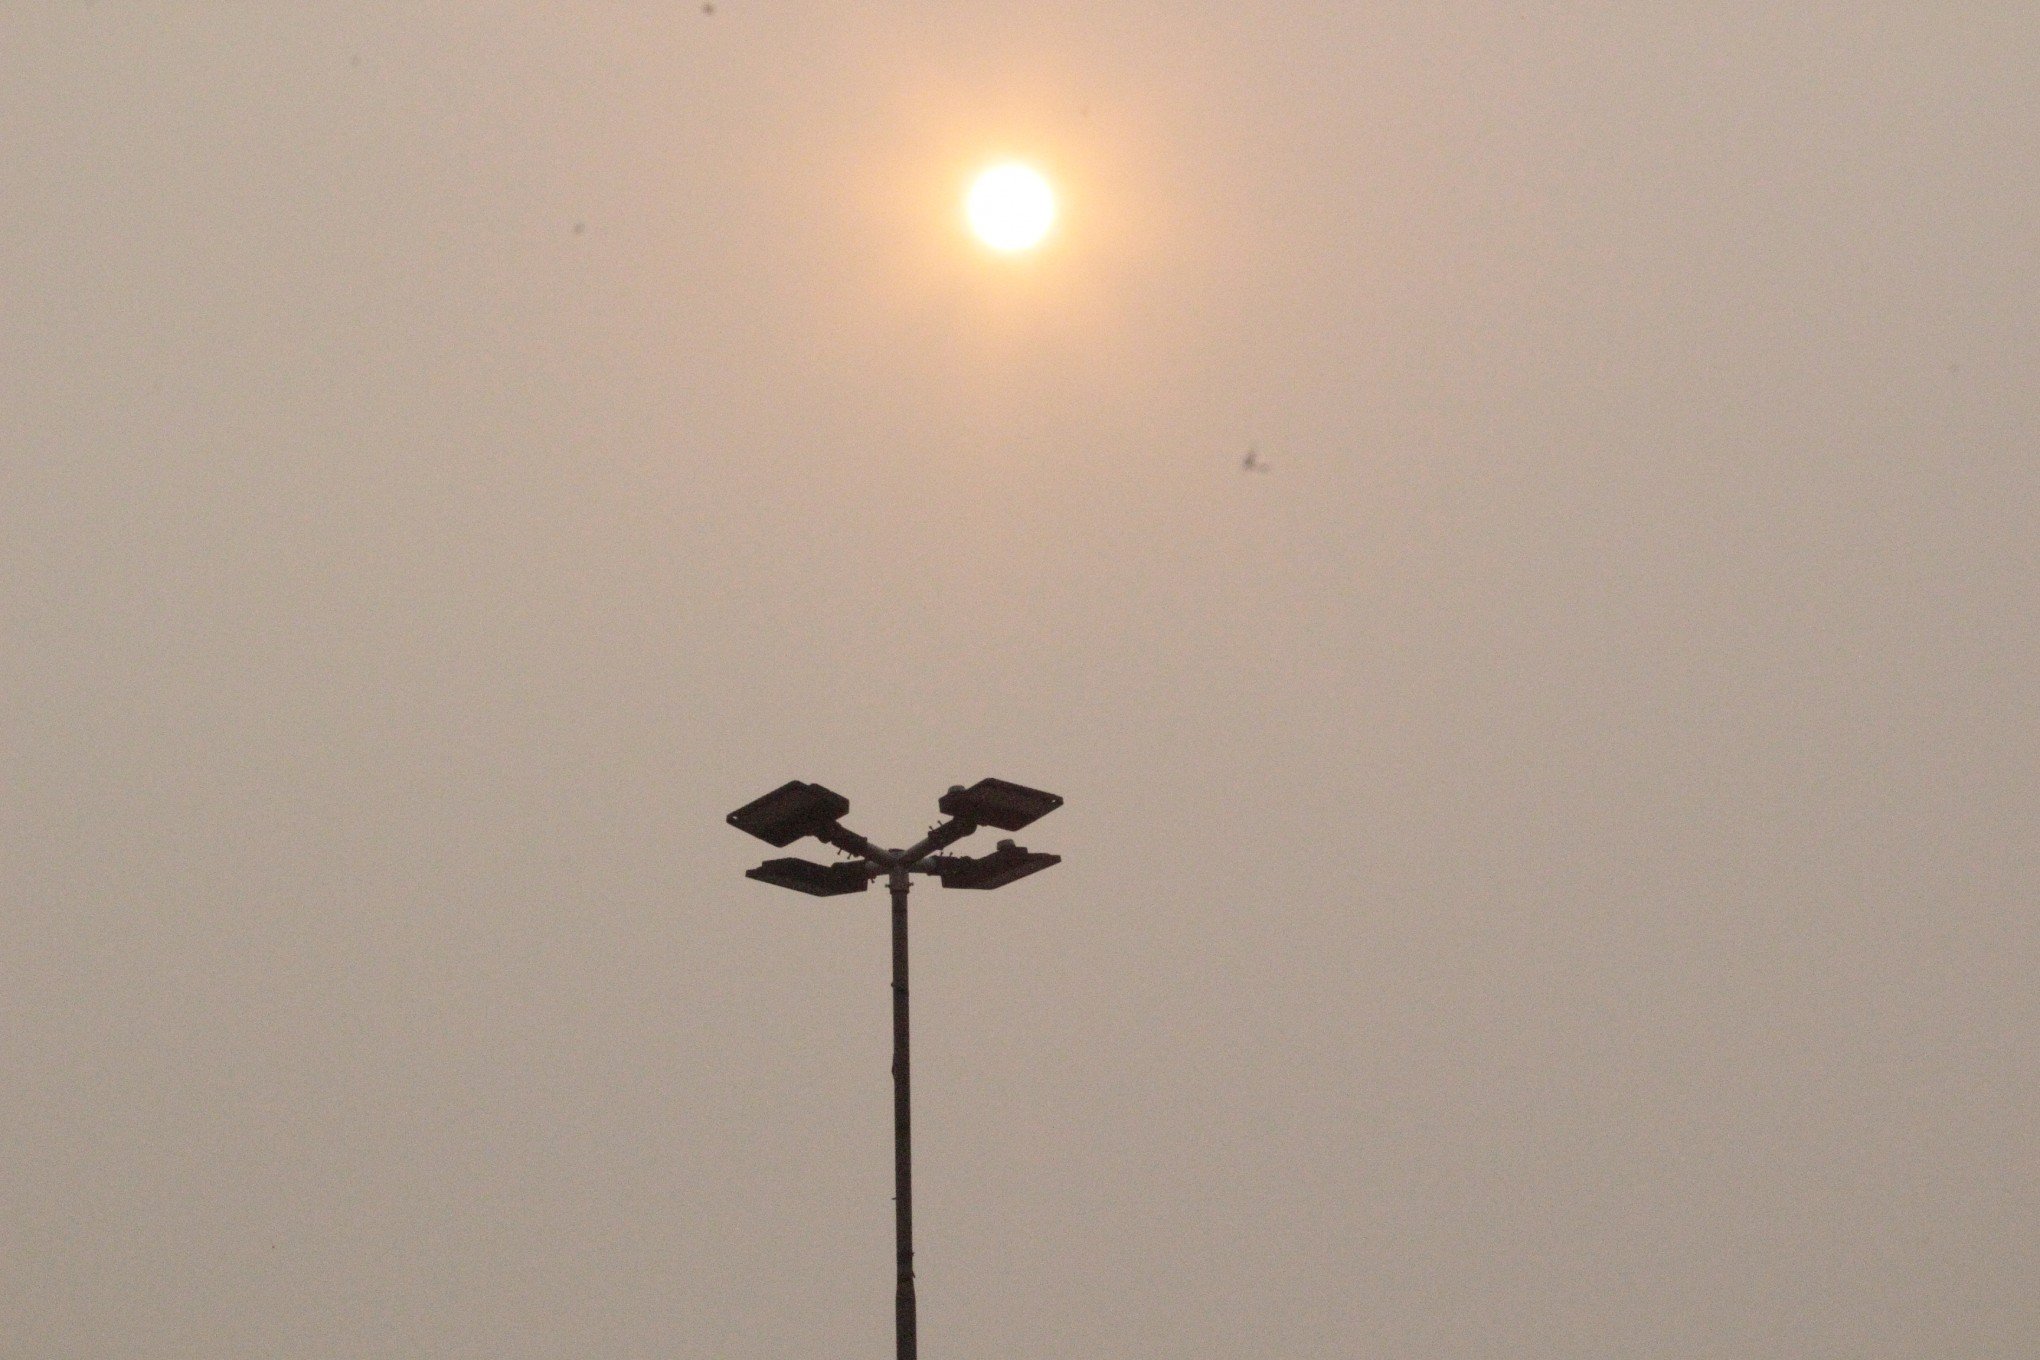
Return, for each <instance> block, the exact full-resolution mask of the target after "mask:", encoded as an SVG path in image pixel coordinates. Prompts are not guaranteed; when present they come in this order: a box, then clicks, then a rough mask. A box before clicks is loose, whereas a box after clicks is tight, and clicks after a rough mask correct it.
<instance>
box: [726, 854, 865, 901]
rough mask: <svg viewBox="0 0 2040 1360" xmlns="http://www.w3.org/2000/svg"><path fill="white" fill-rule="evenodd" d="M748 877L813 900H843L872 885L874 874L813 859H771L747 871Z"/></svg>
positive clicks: (857, 867) (845, 865)
mask: <svg viewBox="0 0 2040 1360" xmlns="http://www.w3.org/2000/svg"><path fill="white" fill-rule="evenodd" d="M744 877H745V878H755V879H757V880H758V881H759V882H760V883H770V884H771V885H772V886H773V887H775V888H791V889H793V890H794V891H795V892H804V893H807V894H809V895H810V896H813V897H840V896H842V895H843V894H844V893H855V892H863V891H864V890H865V889H866V888H868V887H870V886H871V874H870V872H869V871H868V870H867V869H866V868H865V866H864V865H862V864H817V863H815V862H814V861H813V860H810V859H768V860H766V861H765V862H764V863H763V864H761V865H759V866H758V867H757V868H755V869H747V870H745V871H744Z"/></svg>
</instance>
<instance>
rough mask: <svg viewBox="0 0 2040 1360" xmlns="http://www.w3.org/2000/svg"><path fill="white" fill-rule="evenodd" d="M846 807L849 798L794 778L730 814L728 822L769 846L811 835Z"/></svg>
mask: <svg viewBox="0 0 2040 1360" xmlns="http://www.w3.org/2000/svg"><path fill="white" fill-rule="evenodd" d="M849 811H850V800H849V799H848V798H845V797H844V796H843V795H842V794H840V793H836V792H833V791H831V790H829V789H825V788H823V787H822V786H821V785H820V784H803V783H801V782H800V781H799V780H798V779H795V780H791V781H789V782H788V783H785V784H781V785H780V786H779V787H778V788H776V789H774V790H772V792H770V793H768V794H766V795H765V796H764V797H763V798H758V799H754V800H752V801H751V802H748V803H746V804H744V805H743V806H742V807H740V808H738V809H737V810H736V811H735V812H732V813H731V814H730V819H729V820H730V825H731V826H733V827H735V828H736V829H737V830H739V831H747V832H749V833H750V834H751V835H753V836H756V837H757V838H758V839H759V840H761V841H763V842H765V843H766V844H767V845H772V846H788V845H792V844H793V843H794V842H795V841H797V840H799V839H800V838H801V837H802V836H812V835H814V834H815V833H816V832H817V831H820V830H821V829H822V828H823V827H825V826H827V825H829V823H831V822H833V821H835V820H836V819H837V818H839V817H842V816H843V815H844V814H846V813H848V812H849Z"/></svg>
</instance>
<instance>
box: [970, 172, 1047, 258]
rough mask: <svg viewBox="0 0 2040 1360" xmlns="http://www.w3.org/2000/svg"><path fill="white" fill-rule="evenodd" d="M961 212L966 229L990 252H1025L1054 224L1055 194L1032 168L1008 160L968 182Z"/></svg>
mask: <svg viewBox="0 0 2040 1360" xmlns="http://www.w3.org/2000/svg"><path fill="white" fill-rule="evenodd" d="M963 210H964V215H965V216H966V217H968V218H969V219H970V229H971V230H972V231H974V232H976V233H977V237H978V239H979V240H980V241H983V242H984V243H985V244H986V245H988V246H990V247H991V248H992V249H993V250H1000V251H1014V250H1026V249H1027V248H1028V247H1030V246H1036V245H1039V244H1041V238H1042V237H1044V236H1046V235H1048V229H1049V227H1050V226H1052V225H1054V223H1055V191H1054V190H1053V189H1051V188H1049V187H1048V181H1047V180H1045V179H1043V178H1042V177H1041V172H1040V171H1038V170H1036V169H1035V168H1034V167H1033V166H1030V165H1022V164H1020V162H1018V161H1008V162H1006V163H1005V164H1003V165H995V166H993V167H991V168H990V169H989V170H986V171H985V172H984V173H982V174H980V175H979V176H978V177H977V178H976V179H975V180H973V181H972V182H971V186H970V194H969V196H968V197H966V198H965V199H964V204H963Z"/></svg>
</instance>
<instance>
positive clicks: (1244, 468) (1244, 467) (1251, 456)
mask: <svg viewBox="0 0 2040 1360" xmlns="http://www.w3.org/2000/svg"><path fill="white" fill-rule="evenodd" d="M1267 470H1268V465H1267V464H1266V463H1264V462H1262V461H1261V455H1260V453H1259V452H1258V451H1256V449H1255V448H1254V446H1253V445H1252V444H1249V445H1247V456H1246V457H1244V458H1242V459H1240V471H1241V472H1266V471H1267Z"/></svg>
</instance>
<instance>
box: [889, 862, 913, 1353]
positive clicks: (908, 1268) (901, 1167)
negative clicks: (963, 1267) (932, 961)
mask: <svg viewBox="0 0 2040 1360" xmlns="http://www.w3.org/2000/svg"><path fill="white" fill-rule="evenodd" d="M887 884H888V886H889V887H891V889H892V1041H893V1067H892V1075H893V1220H894V1225H895V1228H896V1230H897V1235H898V1239H899V1267H900V1282H899V1290H898V1292H897V1294H896V1295H895V1296H894V1315H895V1318H896V1325H897V1330H898V1337H899V1342H898V1350H899V1360H915V1338H914V1167H913V1154H912V1139H911V1136H910V1134H911V1121H912V1116H911V1113H910V1109H909V1105H908V1099H907V1095H908V1086H909V1082H908V1072H909V1069H908V1065H907V870H906V868H905V866H903V865H898V864H895V865H894V866H893V868H892V872H891V874H890V875H889V876H888V878H887Z"/></svg>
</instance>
